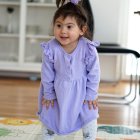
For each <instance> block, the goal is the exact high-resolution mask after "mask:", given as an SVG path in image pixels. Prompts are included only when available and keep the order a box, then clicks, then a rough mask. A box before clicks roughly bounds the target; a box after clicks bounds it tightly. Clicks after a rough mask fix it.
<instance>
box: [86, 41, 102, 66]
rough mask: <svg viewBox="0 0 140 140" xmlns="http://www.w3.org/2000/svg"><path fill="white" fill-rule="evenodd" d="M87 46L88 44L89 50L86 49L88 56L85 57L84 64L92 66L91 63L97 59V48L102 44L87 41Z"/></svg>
mask: <svg viewBox="0 0 140 140" xmlns="http://www.w3.org/2000/svg"><path fill="white" fill-rule="evenodd" d="M86 44H87V49H86V55H85V59H84V62H85V64H86V65H89V64H91V62H92V61H93V60H94V59H95V57H96V55H97V50H96V47H98V46H100V42H99V41H90V40H88V39H87V40H86Z"/></svg>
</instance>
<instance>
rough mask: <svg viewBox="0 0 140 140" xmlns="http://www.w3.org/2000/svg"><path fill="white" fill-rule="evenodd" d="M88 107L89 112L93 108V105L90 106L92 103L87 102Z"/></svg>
mask: <svg viewBox="0 0 140 140" xmlns="http://www.w3.org/2000/svg"><path fill="white" fill-rule="evenodd" d="M88 107H89V110H91V109H92V108H93V104H92V101H91V100H90V101H88Z"/></svg>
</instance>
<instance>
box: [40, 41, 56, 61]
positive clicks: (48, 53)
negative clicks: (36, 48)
mask: <svg viewBox="0 0 140 140" xmlns="http://www.w3.org/2000/svg"><path fill="white" fill-rule="evenodd" d="M40 46H41V48H42V49H43V53H44V54H45V55H46V57H47V59H48V61H49V62H51V63H54V58H53V52H52V51H51V49H50V47H51V46H50V45H49V43H47V42H42V43H41V44H40Z"/></svg>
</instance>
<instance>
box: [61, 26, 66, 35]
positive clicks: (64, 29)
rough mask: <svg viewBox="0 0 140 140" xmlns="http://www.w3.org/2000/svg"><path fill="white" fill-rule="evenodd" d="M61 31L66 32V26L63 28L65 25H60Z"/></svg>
mask: <svg viewBox="0 0 140 140" xmlns="http://www.w3.org/2000/svg"><path fill="white" fill-rule="evenodd" d="M61 33H63V34H64V33H66V28H65V26H62V28H61Z"/></svg>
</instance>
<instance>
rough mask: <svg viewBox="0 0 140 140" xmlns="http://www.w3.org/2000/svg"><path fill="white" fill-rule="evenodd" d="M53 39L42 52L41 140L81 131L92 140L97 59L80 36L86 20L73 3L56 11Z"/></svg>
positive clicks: (86, 139) (89, 43)
mask: <svg viewBox="0 0 140 140" xmlns="http://www.w3.org/2000/svg"><path fill="white" fill-rule="evenodd" d="M53 25H54V27H53V30H54V36H55V38H54V39H52V40H50V41H48V42H43V43H41V46H42V48H43V59H42V70H41V86H40V94H39V118H40V120H41V122H42V123H43V125H44V128H43V140H54V136H55V134H58V135H66V134H69V133H71V132H74V131H77V130H79V129H81V128H82V130H83V139H84V140H95V138H96V132H97V118H98V116H99V115H98V106H97V97H98V94H97V92H98V86H99V81H100V68H99V59H98V54H97V50H96V46H98V45H99V43H97V42H94V41H90V40H88V39H87V38H85V37H84V36H85V35H86V32H87V16H86V14H85V11H84V10H83V9H82V7H81V6H79V5H78V4H76V3H74V2H73V1H71V2H68V3H65V4H64V5H62V6H61V7H60V8H58V10H57V11H56V13H55V15H54V19H53Z"/></svg>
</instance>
